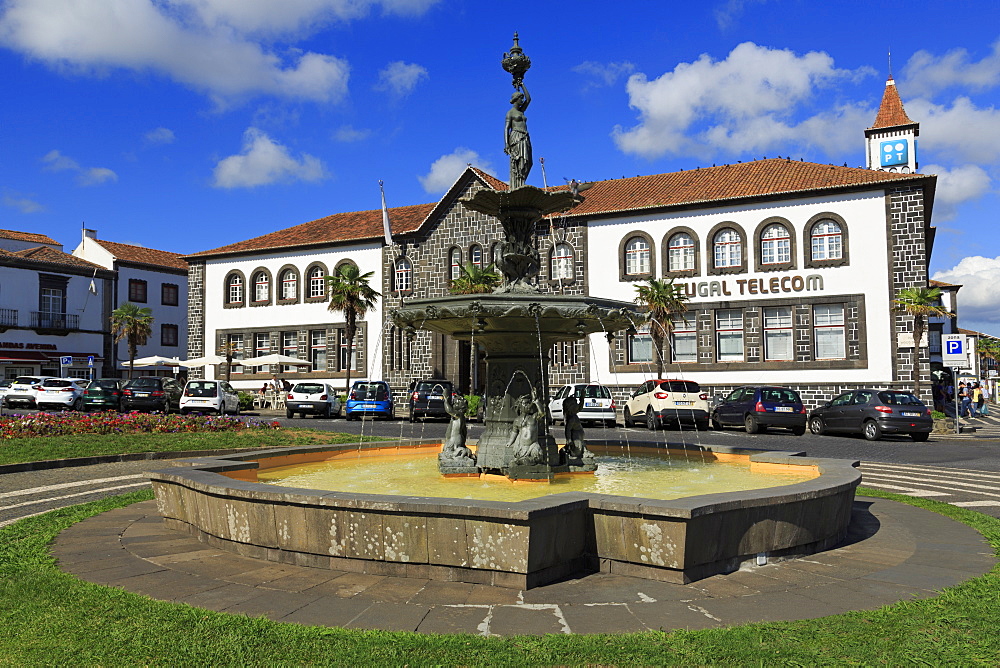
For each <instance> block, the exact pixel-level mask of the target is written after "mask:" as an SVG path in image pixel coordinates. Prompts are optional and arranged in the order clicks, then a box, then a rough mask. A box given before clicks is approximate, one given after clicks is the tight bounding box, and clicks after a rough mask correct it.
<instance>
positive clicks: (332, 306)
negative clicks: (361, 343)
mask: <svg viewBox="0 0 1000 668" xmlns="http://www.w3.org/2000/svg"><path fill="white" fill-rule="evenodd" d="M374 274H375V272H373V271H369V272H368V273H367V274H362V273H361V270H360V269H358V267H357V265H354V264H351V263H349V262H347V263H344V264H343V265H341V266H340V267H339V268H338V269H337V271H335V272H334V273H333V276H327V277H326V283H327V288H328V289H329V291H330V303H329V305H328V306H327V309H328V310H330V311H340V312H341V313H343V314H344V329H345V332H344V334H345V335H346V336H347V350H348V364H347V391H348V392H350V391H351V366H352V364H351V362H353V355H354V337H355V335H357V333H358V318H364V317H365V314H366V313H368V311H369V310H370V309H373V308H375V302H376V301H377V300H378V298H379V297H381V296H382V294H381V293H379V292H377V291H376V290H375V288H373V287H372V286H371V285H370V284H369V281H370V280H371V277H372V276H373V275H374Z"/></svg>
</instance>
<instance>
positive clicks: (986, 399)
mask: <svg viewBox="0 0 1000 668" xmlns="http://www.w3.org/2000/svg"><path fill="white" fill-rule="evenodd" d="M980 414H981V415H989V414H990V383H989V381H987V382H986V384H985V385H983V409H982V411H981V412H980Z"/></svg>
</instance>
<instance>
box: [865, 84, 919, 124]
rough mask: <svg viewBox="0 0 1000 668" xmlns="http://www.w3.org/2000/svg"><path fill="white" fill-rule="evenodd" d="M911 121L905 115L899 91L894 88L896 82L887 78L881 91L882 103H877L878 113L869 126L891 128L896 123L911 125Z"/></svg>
mask: <svg viewBox="0 0 1000 668" xmlns="http://www.w3.org/2000/svg"><path fill="white" fill-rule="evenodd" d="M912 124H913V121H911V120H910V117H909V116H907V115H906V110H905V109H903V101H902V100H900V99H899V91H898V90H896V82H895V81H893V80H892V79H889V80H888V81H886V82H885V92H884V93H882V104H880V105H879V108H878V115H877V116H875V124H874V125H872V126H871V128H869V129H870V130H875V129H877V128H891V127H895V126H897V125H912Z"/></svg>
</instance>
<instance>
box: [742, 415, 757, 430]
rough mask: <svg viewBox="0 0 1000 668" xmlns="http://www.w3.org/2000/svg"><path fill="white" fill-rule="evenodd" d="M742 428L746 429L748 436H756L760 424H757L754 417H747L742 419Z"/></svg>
mask: <svg viewBox="0 0 1000 668" xmlns="http://www.w3.org/2000/svg"><path fill="white" fill-rule="evenodd" d="M743 428H744V429H746V432H747V433H748V434H756V433H757V432H759V431H760V424H759V423H758V422H757V418H756V417H755V416H753V415H747V416H746V417H745V418H743Z"/></svg>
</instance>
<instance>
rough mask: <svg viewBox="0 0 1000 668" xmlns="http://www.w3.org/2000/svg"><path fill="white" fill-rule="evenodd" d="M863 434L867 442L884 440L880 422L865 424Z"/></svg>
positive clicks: (872, 421)
mask: <svg viewBox="0 0 1000 668" xmlns="http://www.w3.org/2000/svg"><path fill="white" fill-rule="evenodd" d="M862 433H864V435H865V439H866V440H869V441H877V440H879V439H880V438H882V427H880V426H878V422H875V420H869V421H868V422H865V426H864V427H863V428H862Z"/></svg>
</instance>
